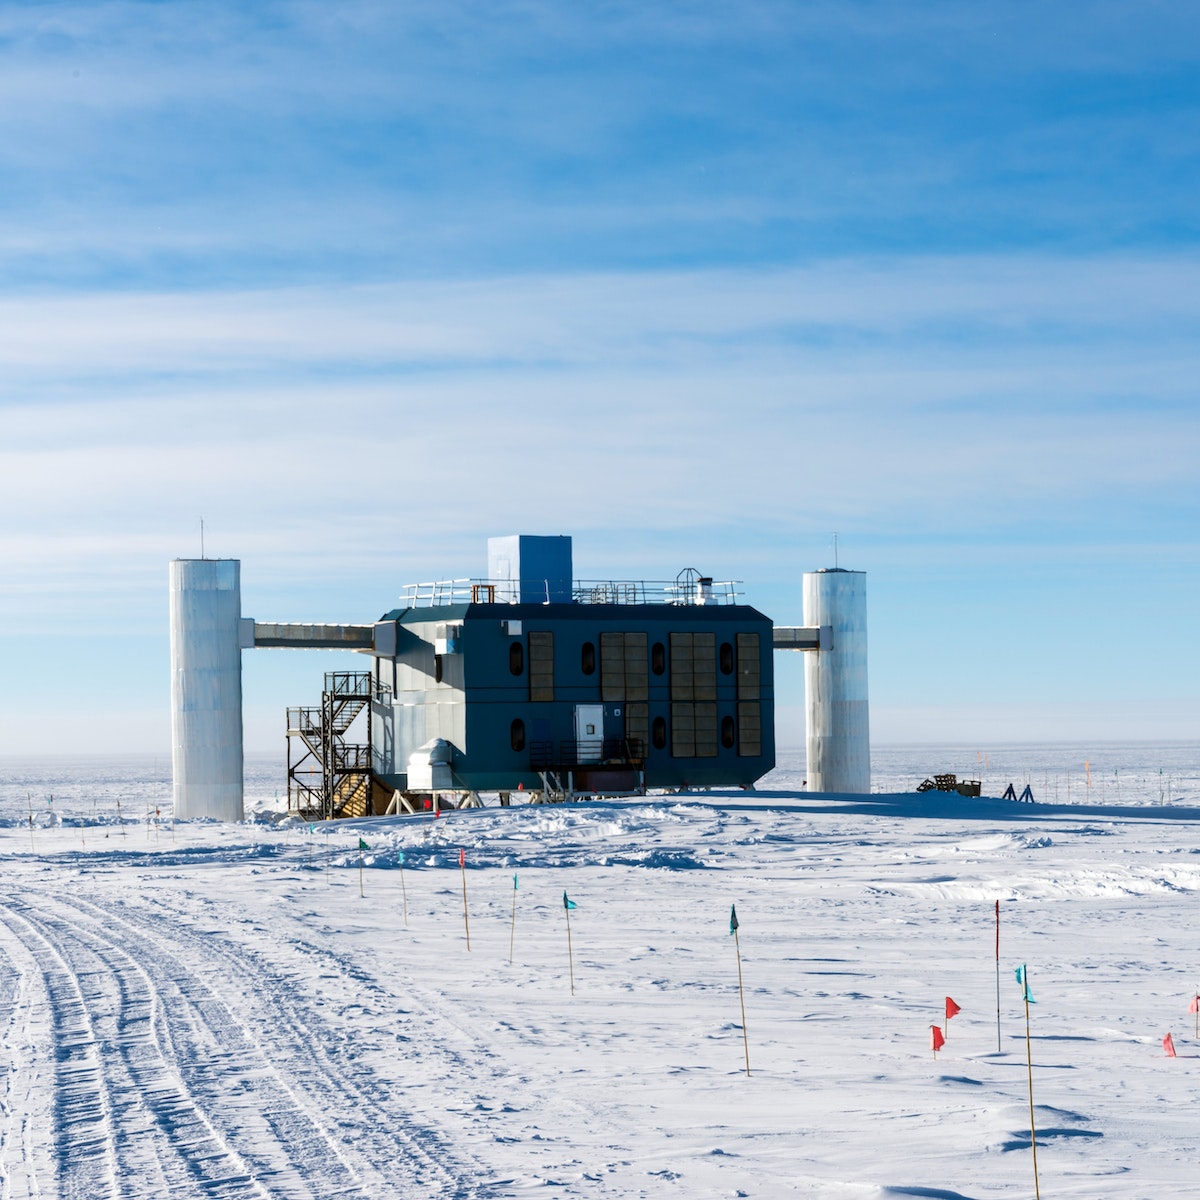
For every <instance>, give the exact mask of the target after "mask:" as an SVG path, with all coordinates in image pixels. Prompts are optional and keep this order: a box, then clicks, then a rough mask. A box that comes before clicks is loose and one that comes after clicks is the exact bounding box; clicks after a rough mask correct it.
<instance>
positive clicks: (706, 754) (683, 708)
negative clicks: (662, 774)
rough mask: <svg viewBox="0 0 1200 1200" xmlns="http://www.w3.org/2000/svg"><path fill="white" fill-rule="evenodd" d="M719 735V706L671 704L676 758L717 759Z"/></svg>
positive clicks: (672, 751) (673, 756)
mask: <svg viewBox="0 0 1200 1200" xmlns="http://www.w3.org/2000/svg"><path fill="white" fill-rule="evenodd" d="M718 736H719V734H718V722H717V706H716V705H715V704H710V703H689V702H683V703H677V704H672V705H671V757H672V758H716V757H717V740H718Z"/></svg>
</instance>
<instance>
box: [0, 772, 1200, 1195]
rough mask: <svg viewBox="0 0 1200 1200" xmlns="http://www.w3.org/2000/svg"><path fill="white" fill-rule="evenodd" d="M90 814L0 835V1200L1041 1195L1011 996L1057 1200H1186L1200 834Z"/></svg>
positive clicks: (1146, 808)
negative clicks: (221, 821) (212, 819)
mask: <svg viewBox="0 0 1200 1200" xmlns="http://www.w3.org/2000/svg"><path fill="white" fill-rule="evenodd" d="M934 765H938V764H934ZM1037 790H1038V789H1037V788H1036V786H1035V793H1036V791H1037ZM59 803H60V807H61V802H59ZM23 806H24V800H23V799H22V807H23ZM108 807H109V808H110V809H111V806H108ZM96 811H97V813H98V815H97V817H96V818H95V821H94V823H93V821H92V819H91V815H90V813H89V812H88V810H87V807H86V805H82V804H80V805H77V807H76V812H75V814H74V815H72V814H71V813H68V814H66V815H65V816H63V815H61V814H60V815H56V816H55V817H53V818H52V817H51V816H50V813H49V806H48V805H47V804H46V803H45V802H44V800H38V801H37V802H36V803H35V824H34V828H33V830H32V834H31V831H30V828H29V825H28V820H27V816H26V815H25V814H24V813H22V812H21V811H20V809H19V808H18V806H17V805H15V804H14V803H12V802H6V808H5V813H4V819H3V823H2V824H0V856H2V867H0V869H2V874H0V898H2V905H0V1038H2V1043H0V1069H2V1071H3V1078H2V1080H0V1100H2V1107H0V1163H2V1166H3V1172H4V1178H3V1193H2V1194H3V1196H4V1197H31V1196H41V1197H56V1196H62V1197H87V1198H88V1200H96V1198H102V1197H122V1198H127V1197H128V1198H132V1197H151V1196H153V1197H156V1198H157V1197H163V1196H171V1197H188V1196H196V1197H321V1198H325V1197H334V1196H355V1197H372V1198H374V1200H378V1198H383V1197H394V1196H404V1197H408V1196H414V1197H427V1196H438V1197H473V1196H478V1197H521V1196H545V1197H552V1196H568V1195H569V1196H596V1197H618V1196H620V1197H632V1196H654V1197H670V1196H680V1197H685V1196H686V1197H695V1196H739V1195H741V1196H753V1197H763V1198H768V1197H779V1196H793V1195H795V1196H813V1197H863V1198H871V1200H873V1198H875V1197H894V1196H900V1197H903V1196H923V1197H943V1198H944V1197H977V1198H982V1197H993V1196H997V1197H998V1196H1005V1197H1008V1196H1012V1197H1016V1196H1032V1195H1033V1165H1032V1156H1031V1153H1030V1136H1029V1133H1030V1121H1029V1102H1028V1092H1027V1084H1028V1078H1027V1069H1026V1058H1025V1027H1024V1013H1023V1006H1022V1004H1021V991H1020V988H1019V987H1018V985H1017V984H1016V982H1015V980H1014V978H1013V968H1014V967H1015V966H1017V965H1018V964H1020V963H1022V962H1025V963H1027V964H1028V968H1029V977H1030V985H1031V990H1032V993H1033V995H1034V997H1035V999H1036V1001H1037V1003H1036V1004H1035V1005H1034V1006H1033V1008H1032V1033H1033V1038H1032V1057H1033V1087H1034V1098H1035V1104H1036V1109H1035V1116H1036V1125H1037V1130H1038V1165H1039V1168H1040V1180H1041V1194H1042V1196H1044V1197H1047V1198H1048V1200H1049V1198H1050V1197H1080V1198H1087V1200H1100V1198H1103V1197H1121V1198H1122V1200H1128V1198H1131V1197H1135V1198H1136V1197H1147V1198H1150V1197H1153V1198H1154V1200H1170V1198H1174V1197H1179V1198H1182V1197H1188V1198H1191V1197H1194V1196H1196V1195H1197V1193H1198V1190H1200V1187H1198V1185H1197V1178H1198V1175H1197V1172H1198V1170H1200V1166H1198V1164H1200V1124H1198V1122H1197V1117H1196V1111H1197V1102H1198V1101H1200V1043H1198V1042H1197V1041H1196V1039H1195V1038H1194V1036H1193V1034H1194V1028H1195V1027H1194V1018H1193V1017H1192V1016H1191V1015H1189V1014H1188V1012H1187V1008H1188V1003H1189V1001H1190V1000H1191V998H1192V996H1193V995H1194V994H1195V992H1196V988H1197V985H1198V984H1200V952H1198V949H1197V940H1198V938H1200V922H1198V919H1197V896H1198V892H1200V840H1198V835H1200V810H1196V809H1188V808H1184V807H1180V806H1178V805H1175V806H1159V805H1156V804H1144V805H1142V806H1140V807H1126V808H1115V807H1106V806H1102V805H1099V804H1093V805H1078V804H1077V805H1074V806H1066V805H1063V806H1051V805H1040V804H1039V805H1036V806H1031V805H1027V804H1026V805H1019V804H1012V803H1000V802H996V801H982V802H980V801H969V800H962V799H959V798H957V797H947V796H941V795H930V794H924V795H921V796H917V795H912V794H909V795H877V796H873V797H870V798H869V799H868V798H864V799H859V800H855V801H845V800H837V799H823V798H820V797H813V796H809V795H806V794H803V793H800V792H793V791H788V790H786V789H781V790H775V791H769V792H760V793H757V794H755V793H741V792H738V793H727V794H718V793H710V794H702V795H692V796H672V797H659V798H651V799H648V800H629V801H619V802H610V803H586V804H578V805H573V806H562V807H547V808H540V809H537V808H529V807H520V808H511V809H498V808H490V809H485V810H482V811H475V812H464V813H459V814H452V815H450V816H448V817H444V818H441V819H439V820H436V821H431V820H429V819H426V818H421V819H416V818H402V819H377V820H371V821H362V822H357V823H353V824H339V825H338V826H337V827H336V828H334V829H332V830H331V831H329V832H326V830H325V829H324V828H322V827H318V828H317V831H316V832H315V833H310V832H309V827H308V826H307V825H296V824H288V823H286V822H285V823H276V822H275V821H274V820H268V819H266V818H265V817H264V818H261V819H259V820H256V821H252V822H247V823H245V824H240V825H216V824H210V823H204V822H194V823H187V824H185V823H179V824H177V825H176V827H175V828H174V831H173V832H172V829H171V827H170V823H169V821H168V820H166V819H163V820H160V822H159V823H158V825H157V827H155V825H154V824H153V823H151V825H149V826H147V825H146V824H145V823H144V822H141V823H126V824H124V825H117V824H116V823H115V817H114V816H113V815H112V813H111V811H110V812H109V813H108V814H103V813H100V812H99V810H98V809H97V810H96ZM143 813H144V809H143ZM143 813H138V814H133V813H131V814H129V815H130V816H131V817H132V816H135V815H137V816H141V815H143ZM85 818H86V823H85ZM52 821H53V822H54V823H53V824H51V822H52ZM360 838H362V839H364V840H365V841H366V842H367V844H368V845H369V849H368V850H367V851H365V852H364V854H363V863H364V865H363V870H362V873H361V879H362V890H363V892H364V893H365V894H364V895H360V872H359V851H358V849H357V847H358V842H359V839H360ZM460 849H461V850H464V851H465V854H466V869H465V872H464V871H460V869H459V851H460ZM401 855H403V873H402V872H401V869H400V864H401ZM514 875H516V876H517V877H518V880H519V886H518V887H517V888H516V889H514V886H513V876H514ZM464 877H465V885H466V894H467V908H468V914H469V921H470V925H469V932H470V949H469V950H468V948H467V939H466V932H467V931H466V928H465V927H464V917H463V884H464ZM564 890H565V891H566V892H567V893H568V894H569V896H570V898H571V899H572V900H573V901H575V902H576V903H577V904H578V907H577V908H576V909H575V910H574V911H572V912H571V913H570V919H571V926H570V929H571V944H572V948H573V951H574V977H575V995H574V996H573V997H572V995H571V993H570V979H569V970H570V965H569V962H568V955H567V926H566V913H565V912H564V909H563V904H562V894H563V892H564ZM405 897H407V917H408V923H407V926H406V925H405V920H404V913H405V903H406V900H405ZM514 899H515V910H516V920H515V932H514V924H513V902H514ZM997 899H999V900H1000V901H1001V914H1002V916H1001V921H1002V925H1001V957H1000V964H1001V975H1000V1001H1001V1028H1000V1049H999V1051H997V1024H996V961H995V955H994V924H993V913H994V902H995V901H996V900H997ZM735 902H736V904H737V912H738V917H739V920H740V929H739V940H740V945H741V952H742V969H743V975H744V980H745V1006H746V1033H747V1040H748V1043H749V1054H750V1068H751V1074H750V1076H749V1077H747V1075H746V1072H745V1061H744V1049H743V1030H742V1022H741V1013H740V1008H739V1002H738V986H737V961H736V958H735V949H734V940H733V938H731V937H730V935H729V909H730V905H731V904H732V903H735ZM510 939H511V946H512V961H511V962H510V961H509V953H510ZM946 996H952V997H953V998H954V999H955V1000H956V1001H957V1003H958V1004H959V1005H961V1007H962V1012H961V1013H960V1015H958V1016H957V1017H955V1018H954V1019H953V1020H952V1021H951V1022H950V1024H949V1037H948V1041H947V1045H946V1047H945V1049H944V1050H943V1051H942V1052H941V1053H940V1054H939V1055H938V1056H937V1058H936V1060H935V1059H934V1057H933V1055H932V1053H931V1051H930V1025H931V1024H932V1023H934V1022H939V1021H940V1019H941V1016H942V1011H943V1005H944V999H945V997H946ZM1167 1032H1171V1033H1172V1034H1173V1036H1174V1040H1175V1045H1176V1047H1177V1048H1178V1051H1179V1057H1178V1058H1176V1059H1168V1058H1166V1057H1165V1056H1164V1054H1163V1050H1162V1045H1161V1039H1162V1037H1163V1035H1164V1034H1165V1033H1167Z"/></svg>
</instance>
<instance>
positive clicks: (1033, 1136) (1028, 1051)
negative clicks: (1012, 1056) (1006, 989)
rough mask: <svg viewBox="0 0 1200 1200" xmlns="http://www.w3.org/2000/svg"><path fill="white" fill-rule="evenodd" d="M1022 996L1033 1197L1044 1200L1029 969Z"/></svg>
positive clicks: (1024, 976)
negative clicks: (1035, 1120) (1040, 1180)
mask: <svg viewBox="0 0 1200 1200" xmlns="http://www.w3.org/2000/svg"><path fill="white" fill-rule="evenodd" d="M1021 994H1022V995H1023V996H1024V997H1025V1065H1026V1067H1027V1069H1028V1071H1029V1145H1030V1147H1031V1149H1032V1150H1033V1195H1034V1200H1042V1193H1041V1189H1040V1188H1039V1187H1038V1165H1037V1131H1036V1130H1035V1129H1034V1125H1033V1047H1032V1042H1031V1039H1030V1036H1029V968H1028V967H1022V969H1021Z"/></svg>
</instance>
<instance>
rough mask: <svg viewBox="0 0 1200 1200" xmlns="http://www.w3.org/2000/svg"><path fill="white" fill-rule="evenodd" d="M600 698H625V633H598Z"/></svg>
mask: <svg viewBox="0 0 1200 1200" xmlns="http://www.w3.org/2000/svg"><path fill="white" fill-rule="evenodd" d="M600 699H601V700H624V699H625V635H624V634H623V633H602V634H601V635H600Z"/></svg>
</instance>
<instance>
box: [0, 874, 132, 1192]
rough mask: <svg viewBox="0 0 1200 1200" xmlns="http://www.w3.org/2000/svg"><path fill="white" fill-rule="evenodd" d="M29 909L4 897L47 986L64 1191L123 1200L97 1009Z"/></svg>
mask: <svg viewBox="0 0 1200 1200" xmlns="http://www.w3.org/2000/svg"><path fill="white" fill-rule="evenodd" d="M25 908H26V906H25V904H24V902H23V901H22V900H20V899H17V898H15V897H12V896H9V897H6V904H5V907H4V908H2V909H0V922H3V924H4V925H5V927H6V928H7V929H8V931H9V933H10V934H11V935H12V937H14V938H16V939H17V940H18V941H20V942H21V943H22V945H24V947H25V948H26V950H27V951H28V952H29V954H30V955H31V956H32V958H33V959H34V961H35V962H36V964H37V968H38V970H40V972H41V975H42V980H43V983H44V987H45V990H46V998H47V1001H48V1004H49V1010H50V1017H51V1024H52V1037H53V1045H54V1057H55V1060H56V1062H55V1081H54V1115H53V1124H54V1136H55V1142H56V1149H57V1155H56V1158H57V1163H56V1166H57V1172H58V1178H59V1187H60V1191H61V1192H62V1194H63V1195H64V1196H67V1197H79V1198H80V1200H101V1198H102V1197H104V1196H109V1197H112V1200H120V1192H119V1190H118V1188H117V1175H118V1161H117V1150H116V1140H115V1137H114V1133H113V1122H112V1101H111V1096H110V1095H109V1089H108V1082H107V1079H106V1077H105V1074H104V1070H103V1067H102V1064H101V1047H100V1042H99V1038H98V1037H97V1034H96V1029H95V1026H94V1024H93V1022H92V1016H91V1012H90V1010H89V1008H88V1004H87V1002H86V1000H85V999H84V995H83V990H82V988H81V986H80V981H79V978H78V976H77V975H76V973H75V971H74V970H72V968H71V965H70V963H69V962H68V961H67V960H66V959H65V958H64V957H63V956H62V955H61V954H60V953H59V951H58V949H57V948H56V947H55V945H54V944H53V943H52V942H51V941H50V940H48V939H47V938H46V937H44V936H43V935H42V934H41V932H40V931H39V930H38V929H37V927H36V926H35V925H34V924H33V922H32V921H31V920H30V919H29V917H28V916H27V915H26V914H25V912H24V911H23V910H25ZM22 935H24V936H22Z"/></svg>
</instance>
